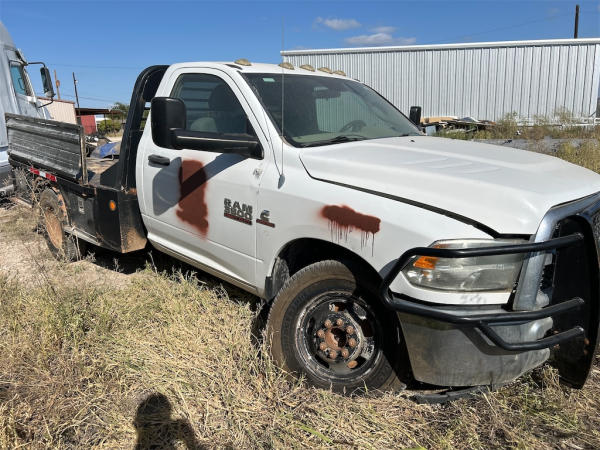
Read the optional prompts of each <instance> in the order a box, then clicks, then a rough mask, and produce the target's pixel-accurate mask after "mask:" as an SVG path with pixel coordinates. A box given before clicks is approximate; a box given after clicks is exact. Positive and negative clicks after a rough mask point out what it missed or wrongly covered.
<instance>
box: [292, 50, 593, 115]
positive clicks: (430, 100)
mask: <svg viewBox="0 0 600 450" xmlns="http://www.w3.org/2000/svg"><path fill="white" fill-rule="evenodd" d="M282 55H283V57H284V60H285V61H287V62H290V63H292V64H294V65H295V66H300V65H301V64H310V65H312V66H314V67H329V68H331V69H332V70H343V71H344V72H346V74H347V75H348V76H349V77H351V78H355V79H358V80H360V81H362V82H364V83H366V84H368V85H369V86H371V87H373V88H374V89H375V90H377V91H379V92H380V93H381V94H383V95H384V96H385V97H386V98H388V99H389V100H390V101H391V102H392V103H394V104H395V105H396V106H397V107H398V108H399V109H400V110H402V111H403V112H405V113H408V111H409V108H410V106H413V105H419V106H422V107H423V115H424V116H457V117H459V118H461V117H467V116H470V117H474V118H477V119H487V120H498V119H500V118H502V116H504V115H505V114H507V113H512V112H515V113H517V115H518V116H519V117H520V118H521V119H523V120H526V119H531V118H533V117H534V116H536V115H541V116H546V117H548V118H552V117H554V115H555V112H556V111H557V110H561V109H566V110H568V111H570V112H571V113H572V114H573V115H574V116H575V117H577V118H580V119H588V118H590V117H595V115H596V106H597V105H596V103H597V98H598V88H599V84H600V39H555V40H543V41H509V42H485V43H466V44H443V45H411V46H403V47H376V48H342V49H322V50H291V51H283V52H282Z"/></svg>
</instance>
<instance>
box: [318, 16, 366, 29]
mask: <svg viewBox="0 0 600 450" xmlns="http://www.w3.org/2000/svg"><path fill="white" fill-rule="evenodd" d="M315 24H320V25H324V26H326V27H327V28H331V29H332V30H335V31H343V30H349V29H351V28H359V27H360V26H361V25H360V22H358V21H357V20H355V19H336V18H331V19H324V18H323V17H317V18H316V19H315Z"/></svg>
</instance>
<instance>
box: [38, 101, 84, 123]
mask: <svg viewBox="0 0 600 450" xmlns="http://www.w3.org/2000/svg"><path fill="white" fill-rule="evenodd" d="M38 99H39V100H40V101H41V102H43V103H42V104H45V103H48V104H47V105H46V109H48V112H49V113H50V116H51V117H52V119H53V120H59V121H61V122H67V123H77V118H76V117H75V102H71V101H69V100H58V99H54V101H53V102H52V103H49V102H50V99H49V98H45V97H39V98H38Z"/></svg>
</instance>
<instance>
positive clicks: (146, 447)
mask: <svg viewBox="0 0 600 450" xmlns="http://www.w3.org/2000/svg"><path fill="white" fill-rule="evenodd" d="M172 412H173V407H172V406H171V402H169V399H168V398H167V397H166V396H165V395H163V394H159V393H154V394H151V395H149V396H148V397H146V398H145V399H144V400H142V402H141V403H140V404H139V405H138V407H137V411H136V414H135V419H134V421H133V425H134V426H135V430H136V433H137V441H136V444H135V449H136V450H150V449H167V450H168V449H175V448H177V444H178V443H182V444H184V445H185V447H186V448H187V449H204V448H206V447H204V446H203V445H200V443H199V442H198V441H197V439H196V434H195V433H194V429H193V428H192V426H191V425H190V423H189V422H188V421H187V420H185V419H173V418H172V417H171V415H172Z"/></svg>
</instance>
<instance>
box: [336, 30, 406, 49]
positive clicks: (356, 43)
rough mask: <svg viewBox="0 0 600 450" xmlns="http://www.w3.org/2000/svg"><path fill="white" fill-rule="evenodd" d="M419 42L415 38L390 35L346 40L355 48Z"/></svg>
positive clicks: (365, 36)
mask: <svg viewBox="0 0 600 450" xmlns="http://www.w3.org/2000/svg"><path fill="white" fill-rule="evenodd" d="M415 42H417V38H414V37H408V38H407V37H394V36H392V35H391V34H390V33H374V34H361V35H360V36H352V37H349V38H347V39H346V43H347V44H349V45H351V46H353V47H380V46H384V45H410V44H414V43H415Z"/></svg>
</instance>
